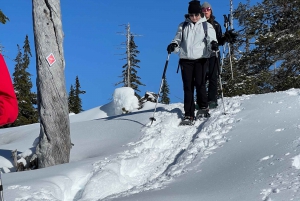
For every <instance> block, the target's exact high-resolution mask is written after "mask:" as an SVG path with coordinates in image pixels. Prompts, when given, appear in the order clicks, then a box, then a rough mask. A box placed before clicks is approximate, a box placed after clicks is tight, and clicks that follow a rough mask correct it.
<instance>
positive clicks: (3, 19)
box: [0, 10, 9, 24]
mask: <svg viewBox="0 0 300 201" xmlns="http://www.w3.org/2000/svg"><path fill="white" fill-rule="evenodd" d="M8 20H9V19H8V17H7V16H5V15H4V13H3V12H2V11H1V10H0V23H2V24H5V23H6V21H8Z"/></svg>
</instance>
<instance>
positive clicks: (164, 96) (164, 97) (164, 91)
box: [160, 78, 170, 104]
mask: <svg viewBox="0 0 300 201" xmlns="http://www.w3.org/2000/svg"><path fill="white" fill-rule="evenodd" d="M169 94H170V90H169V85H168V82H167V79H166V78H165V79H164V80H163V85H162V88H161V94H160V97H161V100H160V102H161V103H163V104H170V98H169Z"/></svg>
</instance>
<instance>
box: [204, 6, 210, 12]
mask: <svg viewBox="0 0 300 201" xmlns="http://www.w3.org/2000/svg"><path fill="white" fill-rule="evenodd" d="M210 10H211V8H210V7H207V8H202V12H207V11H210Z"/></svg>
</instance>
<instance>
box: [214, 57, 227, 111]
mask: <svg viewBox="0 0 300 201" xmlns="http://www.w3.org/2000/svg"><path fill="white" fill-rule="evenodd" d="M218 52H219V51H216V60H217V62H218V66H220V61H219V54H218ZM218 71H219V72H218V74H219V82H220V87H221V99H222V103H223V108H224V115H226V110H225V104H224V99H223V97H224V96H223V86H222V79H221V72H220V69H219V68H218Z"/></svg>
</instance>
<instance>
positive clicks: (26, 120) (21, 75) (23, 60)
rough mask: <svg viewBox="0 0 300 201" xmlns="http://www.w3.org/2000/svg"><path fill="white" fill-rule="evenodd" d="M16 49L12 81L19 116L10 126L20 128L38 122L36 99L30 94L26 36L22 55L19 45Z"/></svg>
mask: <svg viewBox="0 0 300 201" xmlns="http://www.w3.org/2000/svg"><path fill="white" fill-rule="evenodd" d="M17 47H18V54H17V57H16V59H15V62H16V65H15V69H14V70H15V71H14V73H13V77H14V78H13V80H14V88H15V91H16V95H17V99H18V104H19V115H18V119H17V120H16V121H15V122H14V123H13V124H12V126H20V125H26V124H32V123H37V122H38V113H37V109H36V108H35V107H34V105H36V104H37V100H36V99H37V98H36V94H35V93H33V92H31V88H32V82H31V78H30V77H31V74H30V73H29V72H28V71H27V70H28V67H29V64H30V56H31V50H30V45H29V40H28V36H26V38H25V41H24V46H23V51H24V53H23V54H22V52H21V49H20V47H19V45H17Z"/></svg>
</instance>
